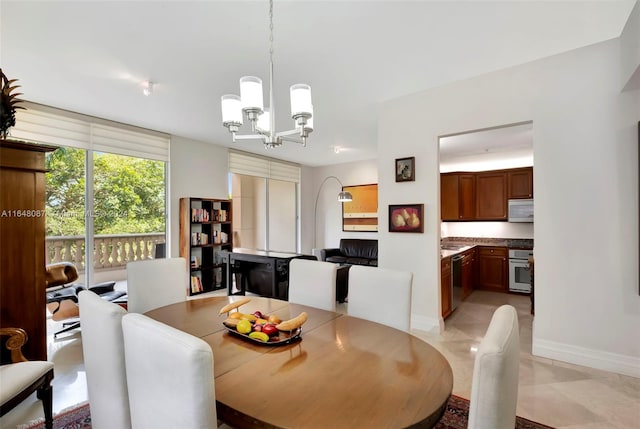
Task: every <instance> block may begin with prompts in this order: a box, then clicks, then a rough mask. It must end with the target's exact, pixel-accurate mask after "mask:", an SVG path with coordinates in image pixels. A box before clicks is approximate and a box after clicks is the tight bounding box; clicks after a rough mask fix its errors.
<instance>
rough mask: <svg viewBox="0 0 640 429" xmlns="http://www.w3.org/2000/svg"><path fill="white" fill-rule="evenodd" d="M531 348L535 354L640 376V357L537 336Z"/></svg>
mask: <svg viewBox="0 0 640 429" xmlns="http://www.w3.org/2000/svg"><path fill="white" fill-rule="evenodd" d="M531 349H532V354H533V355H534V356H540V357H545V358H549V359H555V360H560V361H563V362H569V363H572V364H576V365H583V366H588V367H590V368H596V369H601V370H604V371H610V372H615V373H617V374H623V375H629V376H631V377H638V378H640V358H637V357H634V356H626V355H621V354H617V353H609V352H603V351H601V350H593V349H588V348H585V347H580V346H573V345H570V344H564V343H558V342H555V341H548V340H539V339H538V340H536V339H535V338H534V340H533V343H532V347H531Z"/></svg>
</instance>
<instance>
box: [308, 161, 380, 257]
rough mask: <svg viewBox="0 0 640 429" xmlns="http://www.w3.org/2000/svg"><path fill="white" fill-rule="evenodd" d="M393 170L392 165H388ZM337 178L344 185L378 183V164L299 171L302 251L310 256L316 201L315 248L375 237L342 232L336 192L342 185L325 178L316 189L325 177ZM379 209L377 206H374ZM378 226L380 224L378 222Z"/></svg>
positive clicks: (357, 163) (370, 233)
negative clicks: (300, 180) (348, 240)
mask: <svg viewBox="0 0 640 429" xmlns="http://www.w3.org/2000/svg"><path fill="white" fill-rule="evenodd" d="M391 166H392V168H393V164H391ZM329 176H335V177H337V178H338V179H339V180H340V182H342V184H343V185H344V186H354V185H368V184H372V183H378V163H377V161H376V160H368V161H360V162H350V163H344V164H335V165H331V166H326V167H316V168H303V170H302V207H306V209H304V210H303V212H302V220H303V225H302V230H303V241H302V252H303V253H311V250H312V249H313V248H314V244H313V238H314V225H313V218H314V207H315V201H316V197H317V198H318V210H317V221H316V225H315V227H316V229H315V231H316V245H315V247H316V248H329V247H338V246H339V245H340V239H341V238H374V239H375V238H378V233H375V232H353V231H342V205H341V203H340V202H338V193H339V192H340V191H341V190H342V186H340V183H338V181H337V180H334V179H329V180H327V182H326V183H325V184H324V186H322V189H320V194H318V188H319V187H320V185H321V184H322V182H323V181H324V179H325V178H327V177H329ZM378 210H380V207H378ZM378 225H379V226H380V225H381V224H380V223H378Z"/></svg>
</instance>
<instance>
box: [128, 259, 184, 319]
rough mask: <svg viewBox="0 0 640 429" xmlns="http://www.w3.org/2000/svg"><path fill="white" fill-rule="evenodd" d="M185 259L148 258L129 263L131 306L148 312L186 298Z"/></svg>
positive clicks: (136, 311)
mask: <svg viewBox="0 0 640 429" xmlns="http://www.w3.org/2000/svg"><path fill="white" fill-rule="evenodd" d="M188 281H189V278H188V272H187V261H186V259H184V258H161V259H146V260H143V261H135V262H129V263H128V264H127V295H128V296H129V298H128V303H127V309H128V310H129V312H130V313H145V312H147V311H149V310H153V309H154V308H158V307H163V306H165V305H169V304H174V303H176V302H180V301H184V300H185V299H186V297H187V288H188Z"/></svg>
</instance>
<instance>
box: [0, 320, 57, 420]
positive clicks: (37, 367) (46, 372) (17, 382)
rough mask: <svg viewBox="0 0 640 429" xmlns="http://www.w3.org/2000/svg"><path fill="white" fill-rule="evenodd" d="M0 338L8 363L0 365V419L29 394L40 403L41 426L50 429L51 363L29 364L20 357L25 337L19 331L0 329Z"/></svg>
mask: <svg viewBox="0 0 640 429" xmlns="http://www.w3.org/2000/svg"><path fill="white" fill-rule="evenodd" d="M0 337H1V338H2V341H3V343H4V347H6V349H7V350H8V351H9V354H10V358H11V363H7V364H4V365H0V417H1V416H4V415H5V414H7V413H8V412H9V411H11V410H12V409H14V408H15V407H16V406H18V405H19V404H20V403H21V402H22V401H24V400H25V399H27V398H28V397H29V396H31V394H32V393H33V392H36V395H37V398H38V399H40V400H41V401H42V407H43V408H44V425H45V428H46V429H52V428H53V392H52V388H51V381H52V380H53V362H48V361H29V360H27V359H26V358H25V357H24V356H23V354H22V346H23V345H24V344H25V343H26V342H27V333H26V332H25V331H24V330H23V329H20V328H9V327H7V328H0Z"/></svg>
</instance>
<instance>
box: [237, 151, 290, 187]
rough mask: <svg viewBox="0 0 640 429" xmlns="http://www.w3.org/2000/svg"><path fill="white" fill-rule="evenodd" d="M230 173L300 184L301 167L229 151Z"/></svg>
mask: <svg viewBox="0 0 640 429" xmlns="http://www.w3.org/2000/svg"><path fill="white" fill-rule="evenodd" d="M229 171H230V172H232V173H236V174H243V175H245V176H256V177H264V178H268V179H275V180H283V181H286V182H295V183H300V166H299V165H296V164H290V163H286V162H282V161H278V160H274V159H270V158H264V157H260V156H257V155H252V154H248V153H243V152H237V151H229Z"/></svg>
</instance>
